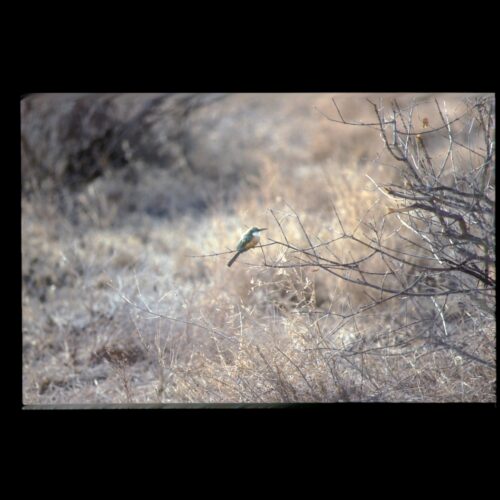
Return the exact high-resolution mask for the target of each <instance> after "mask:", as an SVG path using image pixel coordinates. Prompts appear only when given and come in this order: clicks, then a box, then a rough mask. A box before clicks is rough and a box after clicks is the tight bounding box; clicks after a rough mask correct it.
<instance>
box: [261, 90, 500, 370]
mask: <svg viewBox="0 0 500 500" xmlns="http://www.w3.org/2000/svg"><path fill="white" fill-rule="evenodd" d="M369 103H370V105H371V106H372V107H373V111H374V116H375V121H374V122H372V123H366V122H363V123H358V122H353V121H349V120H347V119H345V118H344V116H343V115H342V112H341V110H340V109H339V108H338V107H337V106H336V104H335V101H334V104H335V106H336V107H337V112H338V116H339V118H330V119H331V120H332V121H336V122H338V123H341V124H343V125H353V126H359V127H370V128H375V129H376V130H378V132H379V133H380V136H381V138H382V140H383V142H384V144H385V149H386V150H387V152H388V153H389V157H390V158H392V160H393V162H394V161H396V162H397V163H396V165H395V166H396V169H397V172H398V175H397V176H396V177H395V180H394V181H393V182H392V183H390V184H381V183H378V182H377V181H376V180H374V179H372V178H369V179H370V181H371V183H372V184H373V186H374V189H376V190H378V192H379V193H382V195H383V199H384V200H390V204H391V206H390V207H389V208H388V210H386V212H385V213H382V209H383V206H382V204H381V202H379V203H378V207H377V209H376V210H373V211H371V213H370V212H367V214H366V215H365V216H364V217H363V218H362V219H361V220H360V221H359V223H358V224H357V225H356V227H355V228H353V229H350V228H346V227H345V226H344V224H343V221H342V220H341V218H340V217H339V215H338V213H337V210H336V208H335V204H334V203H333V202H332V211H333V214H334V217H335V220H336V226H335V229H334V231H332V233H331V237H330V238H329V239H327V240H325V239H324V238H323V239H321V238H319V237H315V236H313V235H312V234H310V232H309V231H308V230H307V228H306V227H305V226H306V225H305V224H303V222H302V221H301V218H300V216H299V215H298V214H297V213H296V212H295V210H293V209H292V208H291V207H290V213H291V215H292V216H293V217H294V218H295V221H296V225H297V227H298V228H299V229H300V231H301V232H302V238H301V239H302V241H303V242H304V241H305V242H307V243H306V244H305V245H304V244H301V243H295V242H294V241H293V240H292V238H291V237H290V232H289V229H288V228H285V227H284V226H283V224H282V222H283V218H280V217H278V216H277V215H276V213H275V212H273V211H271V213H272V215H273V217H274V220H275V223H276V227H277V228H279V231H280V234H281V239H279V240H278V239H270V240H271V242H272V243H273V244H274V245H276V246H277V247H278V248H280V249H281V250H282V251H281V252H279V253H276V252H275V253H274V255H270V252H271V250H270V248H269V247H266V248H262V253H263V256H264V265H265V266H266V267H270V268H274V269H289V270H290V269H308V270H320V271H323V272H325V273H328V274H330V275H332V276H334V277H336V278H339V279H341V280H344V281H347V282H349V283H352V284H354V285H356V286H358V287H360V288H361V289H362V290H363V292H364V293H365V294H366V296H367V297H369V301H368V302H366V303H364V304H362V305H361V306H359V307H358V308H353V307H351V308H350V310H348V311H346V310H344V311H343V312H339V311H337V312H335V314H336V315H340V316H341V317H342V318H344V319H354V318H356V317H357V316H358V315H360V314H361V313H363V312H367V311H375V308H379V309H380V307H381V306H382V305H383V304H387V303H388V302H389V301H392V302H393V309H392V315H393V316H392V321H391V326H390V327H389V328H388V327H385V328H384V327H383V326H382V331H383V330H385V331H392V330H394V329H395V328H394V323H395V324H396V329H397V330H399V331H401V330H404V331H406V333H407V335H406V337H407V338H408V336H409V337H410V338H411V339H413V340H415V339H418V338H420V339H424V342H425V343H426V344H427V345H432V346H433V348H434V349H442V348H444V349H451V350H452V351H454V352H455V353H457V354H459V355H460V356H464V357H465V358H467V359H468V361H470V362H473V363H479V364H482V365H484V366H487V367H489V368H494V366H495V358H494V348H493V345H492V340H493V339H492V338H491V333H492V323H493V321H494V312H495V290H496V286H495V285H496V260H495V224H494V209H495V189H494V171H495V169H494V162H495V144H494V131H495V122H494V98H493V97H491V96H490V97H481V98H477V99H475V100H474V101H467V102H466V103H465V104H466V107H465V111H464V112H462V113H460V114H459V116H456V117H454V118H451V117H450V115H449V112H448V110H447V109H446V104H445V103H444V102H443V103H442V104H440V103H439V102H438V101H437V100H435V101H434V106H435V108H434V112H435V113H434V118H433V120H432V121H433V123H434V126H433V127H431V126H430V119H429V117H428V116H427V115H423V116H422V115H421V113H420V111H419V105H418V104H416V103H415V102H413V103H411V104H410V105H408V106H406V107H401V106H400V105H399V104H398V102H397V101H396V100H394V101H393V102H392V103H391V106H390V107H389V108H385V107H384V106H383V105H382V104H376V103H374V102H372V101H369ZM289 215H290V214H289ZM346 249H347V250H346ZM346 254H347V255H346ZM394 302H396V303H397V304H398V306H397V307H396V305H395V304H394ZM377 310H378V309H377ZM330 314H331V313H330ZM386 324H387V323H386ZM380 331H381V330H380V329H379V328H378V329H377V336H376V338H377V341H379V340H380V338H382V337H384V335H380ZM409 333H411V335H408V334H409ZM471 336H473V337H474V338H475V339H476V340H479V341H480V340H481V338H482V340H486V339H489V342H490V344H489V346H490V347H489V349H484V348H483V349H480V348H479V347H478V345H477V343H471ZM362 337H363V342H366V339H367V334H366V333H364V334H363V335H362ZM385 337H386V339H387V341H388V342H390V343H392V344H393V346H394V341H395V340H397V339H401V338H402V337H401V336H400V335H399V334H398V335H396V334H393V335H385ZM384 346H387V343H385V344H384ZM483 347H484V346H483ZM324 348H326V349H329V347H328V346H326V347H324ZM365 348H366V346H365V345H364V344H363V347H361V345H360V346H359V348H358V352H362V351H363V349H365ZM479 352H480V354H479Z"/></svg>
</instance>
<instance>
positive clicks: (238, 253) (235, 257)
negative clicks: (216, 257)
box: [227, 252, 241, 267]
mask: <svg viewBox="0 0 500 500" xmlns="http://www.w3.org/2000/svg"><path fill="white" fill-rule="evenodd" d="M240 253H241V252H236V253H235V254H234V255H233V256H232V257H231V260H230V261H229V262H228V263H227V267H231V266H232V265H233V264H234V261H235V260H236V259H237V258H238V257H239V255H240Z"/></svg>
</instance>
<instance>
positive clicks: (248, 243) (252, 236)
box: [227, 226, 267, 267]
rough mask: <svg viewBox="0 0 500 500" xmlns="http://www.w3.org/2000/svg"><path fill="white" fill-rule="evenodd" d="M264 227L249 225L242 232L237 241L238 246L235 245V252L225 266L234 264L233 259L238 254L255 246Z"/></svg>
mask: <svg viewBox="0 0 500 500" xmlns="http://www.w3.org/2000/svg"><path fill="white" fill-rule="evenodd" d="M266 229H267V227H261V228H258V227H257V226H254V227H251V228H250V229H249V230H248V231H247V232H246V233H245V234H243V235H242V236H241V239H240V241H239V242H238V246H237V247H236V253H235V254H234V255H233V257H232V258H231V260H230V261H229V262H228V263H227V267H231V266H232V265H233V264H234V261H235V260H236V259H237V258H238V257H239V256H240V254H242V253H243V252H246V251H247V250H250V248H253V247H254V246H256V245H257V243H259V240H260V232H261V231H265V230H266Z"/></svg>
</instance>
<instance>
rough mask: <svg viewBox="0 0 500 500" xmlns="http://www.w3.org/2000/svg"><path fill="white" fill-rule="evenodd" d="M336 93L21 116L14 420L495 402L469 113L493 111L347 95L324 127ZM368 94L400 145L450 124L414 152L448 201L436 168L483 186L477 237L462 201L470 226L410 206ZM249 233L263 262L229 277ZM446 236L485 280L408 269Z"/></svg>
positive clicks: (136, 98)
mask: <svg viewBox="0 0 500 500" xmlns="http://www.w3.org/2000/svg"><path fill="white" fill-rule="evenodd" d="M331 97H332V96H331V95H323V94H316V95H293V94H283V95H228V96H215V95H209V96H191V95H188V96H183V95H173V96H157V95H126V96H123V95H118V96H117V95H104V96H88V95H87V96H53V95H52V96H51V95H35V96H33V97H30V98H28V99H27V100H26V101H23V103H22V106H21V111H22V177H23V179H22V180H23V196H22V265H23V269H22V272H23V295H22V297H23V305H22V306H23V307H22V310H23V401H24V403H25V404H60V403H61V404H62V403H65V404H68V403H69V404H73V403H74V404H84V403H85V404H89V403H192V402H209V403H221V402H236V403H240V402H255V403H267V402H271V403H273V402H339V401H391V402H392V401H408V402H450V401H453V402H455V401H480V402H492V401H496V396H495V383H496V351H495V343H496V327H495V319H494V314H495V307H496V303H495V296H494V292H495V287H494V283H495V279H496V274H495V251H494V245H495V235H494V224H493V218H492V217H493V215H494V200H495V191H494V158H495V157H494V144H493V145H492V146H491V147H490V146H488V145H485V144H481V143H480V141H481V140H482V137H483V136H481V135H480V133H479V132H480V130H481V124H480V123H479V122H478V118H477V117H474V116H473V115H470V114H469V115H468V114H467V113H468V112H469V111H470V110H471V109H473V110H474V109H476V110H477V108H474V106H475V105H476V104H477V102H479V101H478V99H479V100H481V99H482V100H483V101H482V102H484V106H491V109H492V110H494V108H493V106H494V98H493V97H491V96H462V95H437V96H430V95H421V96H409V95H404V96H360V95H341V96H335V103H336V104H337V105H338V109H339V110H340V111H341V115H339V114H338V110H337V109H336V107H335V106H334V103H333V102H332V100H331ZM366 97H369V98H370V100H372V101H373V102H375V103H376V104H377V106H379V107H378V109H379V110H380V109H381V107H380V106H381V105H384V106H387V110H390V109H391V102H392V101H393V100H394V99H395V98H396V99H397V102H398V103H399V105H400V106H401V109H402V110H405V109H410V108H405V106H406V107H408V106H410V105H411V104H412V103H413V104H414V105H415V108H414V111H413V113H414V114H413V116H412V118H411V120H413V122H412V123H413V127H415V134H416V133H417V132H426V131H428V130H431V129H432V130H433V129H436V128H438V127H440V126H441V125H442V119H443V116H440V109H441V111H442V110H443V109H446V117H447V118H446V119H445V123H446V120H447V119H448V120H449V122H451V121H452V120H453V119H454V118H457V117H462V118H461V119H460V120H457V121H456V122H454V123H453V124H452V125H450V126H449V127H446V126H445V127H444V128H440V130H436V131H435V132H433V133H432V134H428V139H427V136H425V138H424V139H422V137H421V136H420V137H419V138H416V136H414V137H413V136H412V137H413V139H412V141H413V142H412V145H411V147H410V152H415V151H422V149H418V148H421V147H422V142H423V141H426V142H425V144H426V147H427V149H428V150H429V153H426V154H428V155H430V157H431V158H432V162H434V164H442V162H443V161H444V159H446V158H447V155H448V159H447V160H446V161H447V163H446V168H445V169H444V171H443V172H444V173H443V176H442V177H440V179H441V180H442V182H443V183H444V184H443V185H445V184H446V183H449V182H450V179H451V182H452V184H446V185H452V186H455V187H456V186H457V184H453V182H455V181H456V176H455V180H453V172H452V170H450V169H452V165H453V168H455V166H456V168H457V169H458V171H459V174H460V175H461V176H462V177H464V179H463V183H464V182H465V179H466V177H467V176H468V175H470V174H471V172H472V173H474V172H475V174H474V175H475V176H474V179H475V181H474V182H476V181H477V182H479V183H481V182H483V178H484V179H485V180H484V183H483V184H480V185H481V193H476V195H477V196H479V195H484V196H485V197H487V199H488V200H491V201H492V203H493V207H492V208H491V209H488V210H489V211H488V212H487V213H485V214H483V213H482V212H481V214H482V215H481V217H482V218H481V221H482V222H480V223H477V220H479V219H474V214H477V213H478V212H477V210H476V212H474V210H472V209H470V210H469V209H464V208H463V206H462V205H457V206H458V208H457V210H458V209H460V210H462V212H460V213H461V214H463V219H462V220H463V221H464V222H463V224H466V226H465V227H466V230H465V231H460V230H457V228H462V225H461V223H460V222H459V219H453V220H452V221H451V222H452V223H453V222H455V225H454V226H453V225H452V224H449V220H448V219H446V221H447V222H446V223H444V222H443V223H442V227H440V226H439V224H440V222H439V220H438V214H436V213H431V215H430V216H429V215H426V214H429V213H430V212H429V209H428V207H427V209H426V210H423V209H422V207H420V211H418V210H417V211H410V210H405V208H408V206H409V204H410V203H413V202H414V201H415V200H414V199H413V198H412V196H414V195H415V192H416V190H417V188H418V186H419V185H418V183H417V182H416V181H415V180H412V179H410V178H409V177H408V175H407V173H405V172H407V170H408V165H406V164H404V162H403V164H402V163H401V162H398V161H396V160H395V158H394V157H393V156H392V155H391V154H390V152H389V151H388V150H387V147H386V146H385V145H384V142H383V140H382V138H381V135H380V130H377V126H376V119H377V117H376V114H375V113H374V108H373V106H371V105H370V104H369V103H368V102H367V101H366ZM434 99H436V100H437V102H438V104H439V106H440V107H439V106H438V107H437V106H436V102H435V100H434ZM412 109H413V108H412ZM385 112H386V108H384V110H383V113H385ZM442 112H443V113H444V111H442ZM403 114H404V112H403ZM404 116H407V115H404ZM491 116H492V117H494V111H493V113H492V114H491ZM328 117H329V118H330V119H328ZM332 119H333V120H338V121H339V122H342V121H345V122H357V123H364V124H365V126H361V125H359V126H358V125H347V124H345V123H338V122H337V121H332ZM374 120H375V121H374ZM367 123H374V124H375V125H373V126H370V125H366V124H367ZM398 123H399V122H398ZM407 124H408V123H407ZM483 125H484V124H483ZM401 126H402V125H401ZM485 126H486V127H488V128H489V130H490V132H491V134H492V135H491V137H494V122H493V123H491V124H489V125H488V124H486V125H485ZM412 130H413V129H412ZM478 130H479V132H478ZM450 134H453V138H454V140H455V139H456V141H457V142H460V144H461V146H456V145H455V144H454V145H453V147H452V148H450V147H449V143H448V142H447V141H448V140H449V137H450ZM488 147H490V149H491V151H487V149H488ZM411 148H413V149H411ZM450 149H451V155H452V156H451V158H450ZM471 151H474V152H475V153H476V154H474V153H471ZM483 153H484V154H483ZM490 153H491V154H490ZM415 154H417V153H415ZM418 154H420V153H418ZM481 155H483V156H481ZM488 155H490V156H489V160H488V162H485V161H484V157H486V156H488ZM421 156H422V158H424V160H425V158H427V157H426V155H425V154H424V153H423V152H422V154H421ZM482 158H483V159H482ZM413 160H415V158H413ZM415 161H417V163H416V164H417V165H420V163H418V162H420V158H418V159H417V160H415ZM439 162H441V163H439ZM422 165H423V164H422ZM427 166H428V165H427ZM405 168H406V170H405ZM485 169H486V170H487V171H486V173H485ZM450 172H451V173H450ZM455 174H456V171H455ZM479 174H481V175H479ZM426 175H429V176H430V175H431V171H430V168H429V171H426ZM460 175H459V176H460ZM447 176H448V177H447ZM450 176H451V177H450ZM429 178H430V177H429ZM436 179H437V176H436ZM421 180H422V179H421ZM469 180H470V179H469ZM429 182H430V181H429ZM461 182H462V181H461ZM426 183H427V184H426ZM422 185H431V184H429V183H428V182H427V181H426V180H422ZM432 185H435V184H432ZM470 185H473V184H470V183H469V184H467V186H470ZM384 186H385V189H384ZM467 186H465V187H464V186H462V187H463V190H464V191H463V192H466V191H467V189H469V188H468V187H467ZM391 189H392V192H391V191H390V190H391ZM398 189H399V190H398ZM467 192H468V191H467ZM395 193H396V194H397V196H396V195H395ZM477 196H476V197H477ZM462 198H463V197H462ZM457 203H458V202H457ZM478 206H479V205H478ZM483 206H487V205H481V207H483ZM450 210H451V209H450ZM485 210H486V209H485ZM391 212H392V213H391ZM388 213H389V214H390V215H388ZM483 215H484V217H483ZM460 217H462V215H460ZM429 221H430V222H429ZM483 223H484V226H485V228H483V226H481V224H483ZM425 224H428V225H427V226H426V225H425ZM488 224H490V225H488ZM253 225H259V226H263V227H267V228H269V229H268V231H267V232H266V233H265V237H264V238H263V239H262V241H261V243H262V248H256V249H254V250H252V251H251V252H248V253H245V254H243V255H242V256H241V257H240V258H239V259H238V261H237V262H236V263H235V265H234V266H232V267H231V268H230V269H229V268H228V267H227V266H226V263H227V261H228V260H229V258H230V256H231V250H234V248H235V246H236V243H237V241H238V237H239V235H240V234H241V232H242V231H243V230H246V228H248V227H250V226H253ZM480 226H481V228H482V229H484V234H483V233H481V230H480V229H479V228H480ZM417 229H418V231H419V232H416V230H417ZM454 231H455V233H456V235H459V236H460V235H464V234H471V235H472V236H473V237H475V238H483V240H482V241H481V246H480V250H478V249H475V250H470V247H469V246H463V247H462V246H458V247H457V245H456V244H455V245H451V248H452V250H453V251H454V252H455V253H456V252H458V251H459V250H460V249H463V252H465V253H467V252H469V253H470V252H473V253H474V252H475V254H476V256H477V259H478V260H477V261H473V260H471V259H469V260H467V261H465V260H463V259H462V260H460V263H462V264H463V265H464V266H472V267H470V270H471V273H473V272H475V269H476V268H477V269H478V273H479V270H480V272H481V273H482V274H480V277H483V278H484V279H483V282H481V280H480V279H478V277H477V276H475V277H474V276H472V275H471V274H470V273H469V274H468V275H467V276H466V278H463V276H464V274H463V273H461V271H463V268H462V269H460V268H457V269H455V270H454V271H453V272H452V271H449V270H447V268H448V267H449V266H448V267H447V266H446V265H445V264H446V262H444V261H443V262H444V264H443V265H442V269H439V270H438V271H436V270H434V272H433V273H430V272H427V271H426V272H425V273H424V272H423V268H422V267H419V266H422V263H425V264H426V265H427V264H428V261H426V259H428V256H429V252H430V254H431V255H434V253H433V252H434V250H435V248H434V250H432V251H430V250H429V249H428V248H427V247H425V245H421V244H420V243H419V242H420V240H419V237H422V235H423V236H425V237H426V238H431V236H433V237H435V238H436V241H439V242H440V244H442V245H443V248H445V250H443V251H448V250H449V247H446V245H447V244H448V243H446V242H448V241H449V240H450V238H452V237H453V234H455V233H454ZM443 239H445V240H446V242H445V243H446V245H445V244H443V243H442V240H443ZM359 241H362V242H365V243H366V242H371V243H370V244H372V245H375V247H376V244H378V245H379V246H378V247H376V248H377V249H378V252H375V253H374V255H373V256H371V257H370V258H368V257H367V256H368V255H369V254H370V252H367V248H366V245H363V244H360V243H359ZM474 241H475V240H474ZM474 241H467V242H466V243H467V245H474ZM389 247H390V248H391V251H392V252H393V253H391V254H390V256H391V257H394V256H396V257H398V256H399V257H401V256H405V262H404V263H401V262H399V264H398V266H399V267H397V268H396V267H394V262H395V261H394V260H391V259H388V257H387V255H384V254H383V253H381V252H380V249H383V248H385V249H387V248H389ZM417 248H419V249H420V251H416V249H417ZM440 248H441V247H440ZM446 249H448V250H446ZM446 255H448V254H446ZM454 255H455V254H454ZM464 255H465V254H464ZM450 258H451V257H450ZM436 259H437V257H436ZM436 259H435V260H436ZM457 259H458V257H457ZM437 260H438V261H439V262H441V261H440V260H439V259H437ZM358 261H362V264H357V265H353V264H352V263H353V262H358ZM434 263H435V262H434ZM388 266H389V267H388ZM391 266H392V267H391ZM474 266H475V267H474ZM388 269H390V270H391V271H390V272H388ZM466 274H467V273H466ZM415 276H417V277H418V278H419V280H422V282H419V283H418V287H417V284H415V287H414V288H411V289H410V288H408V283H411V282H412V277H415ZM424 278H425V279H424ZM363 280H365V281H363ZM405 280H406V281H405ZM457 280H458V285H457ZM464 280H465V281H464ZM366 283H370V285H374V286H366ZM396 286H399V287H400V288H399V289H398V290H399V291H400V290H406V291H405V292H404V293H393V292H391V293H389V291H388V290H393V289H394V287H396ZM464 286H467V287H468V288H467V290H469V291H466V292H462V291H461V289H460V287H464ZM472 288H473V289H474V291H473V292H471V291H470V290H471V289H472ZM429 291H430V292H429ZM445 292H446V293H445ZM412 293H413V295H412Z"/></svg>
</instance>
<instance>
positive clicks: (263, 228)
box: [259, 227, 267, 231]
mask: <svg viewBox="0 0 500 500" xmlns="http://www.w3.org/2000/svg"><path fill="white" fill-rule="evenodd" d="M266 229H267V227H261V228H260V229H259V231H265V230H266Z"/></svg>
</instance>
